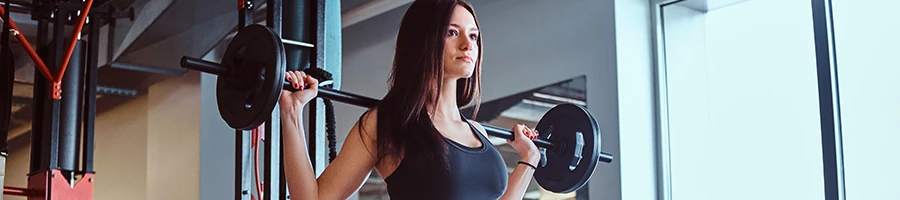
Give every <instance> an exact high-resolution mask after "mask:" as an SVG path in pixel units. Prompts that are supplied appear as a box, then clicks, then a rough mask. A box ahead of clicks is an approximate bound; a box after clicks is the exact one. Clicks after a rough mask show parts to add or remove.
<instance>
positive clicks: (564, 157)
mask: <svg viewBox="0 0 900 200" xmlns="http://www.w3.org/2000/svg"><path fill="white" fill-rule="evenodd" d="M535 129H537V130H538V132H539V133H541V137H545V136H546V135H548V134H549V135H550V136H549V137H550V138H549V139H547V140H549V141H551V142H552V143H553V144H554V146H553V147H551V148H548V149H547V150H546V154H545V156H546V160H547V162H546V165H541V166H538V168H537V170H536V171H535V173H534V178H535V180H537V182H538V184H539V185H541V187H543V188H544V189H546V190H548V191H551V192H555V193H569V192H573V191H575V190H578V189H579V188H581V187H582V186H584V184H585V183H587V181H588V180H589V179H590V178H591V176H592V175H593V173H594V168H595V167H596V166H597V162H599V155H600V144H601V142H600V129H599V126H598V125H597V121H595V120H594V117H593V116H591V113H589V112H588V111H587V109H585V108H584V107H581V106H577V105H574V104H561V105H558V106H556V107H553V108H552V109H550V111H547V113H546V114H544V116H543V117H542V118H541V121H539V122H538V125H537V127H536V128H535ZM579 133H580V134H579ZM578 141H581V144H582V145H581V147H580V148H579V145H577V144H578V143H579V142H578ZM579 149H580V150H579ZM579 151H580V152H579ZM579 156H580V159H579Z"/></svg>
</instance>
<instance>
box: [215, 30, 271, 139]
mask: <svg viewBox="0 0 900 200" xmlns="http://www.w3.org/2000/svg"><path fill="white" fill-rule="evenodd" d="M222 65H223V66H224V67H226V68H227V69H228V74H224V75H220V76H219V78H218V80H217V85H216V100H217V102H218V104H219V113H220V114H221V115H222V119H224V120H225V122H226V123H227V124H228V126H231V127H232V128H235V129H243V130H249V129H253V128H256V127H258V126H259V125H260V124H262V123H263V122H265V121H266V120H267V119H268V118H269V116H271V114H272V109H273V108H275V104H276V103H277V102H278V98H280V97H281V88H282V84H283V83H284V74H285V58H284V45H283V44H282V42H281V37H279V36H278V34H275V32H274V31H272V29H270V28H269V27H266V26H262V25H256V24H254V25H250V26H247V27H244V28H242V29H241V30H240V31H239V32H238V34H237V35H235V36H234V39H232V40H231V43H229V44H228V48H227V49H225V54H224V55H222Z"/></svg>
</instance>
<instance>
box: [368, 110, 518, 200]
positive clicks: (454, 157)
mask: <svg viewBox="0 0 900 200" xmlns="http://www.w3.org/2000/svg"><path fill="white" fill-rule="evenodd" d="M463 119H465V118H463ZM466 123H469V122H468V121H466ZM469 128H470V129H471V130H472V134H475V136H476V137H478V140H480V141H481V147H478V148H472V147H467V146H465V145H462V144H459V143H457V142H455V141H453V140H450V139H448V138H446V137H444V141H445V142H447V162H446V164H443V162H439V161H432V160H427V161H426V160H419V159H415V158H411V157H410V158H403V160H401V161H400V165H399V166H397V169H396V170H394V172H393V173H392V174H391V175H390V176H388V177H387V178H386V179H385V180H384V181H385V183H387V189H388V195H390V197H391V199H498V198H500V196H501V195H503V192H504V191H505V190H506V184H507V178H508V177H509V175H508V174H507V173H508V171H507V168H506V163H504V161H503V158H502V157H501V156H500V152H499V151H497V149H496V148H494V146H493V145H491V142H490V141H489V140H488V139H487V138H486V137H485V136H484V135H483V134H481V133H480V131H478V129H476V128H475V127H474V126H472V124H471V123H469Z"/></svg>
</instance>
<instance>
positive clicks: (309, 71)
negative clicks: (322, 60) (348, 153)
mask: <svg viewBox="0 0 900 200" xmlns="http://www.w3.org/2000/svg"><path fill="white" fill-rule="evenodd" d="M303 72H304V73H306V75H310V76H312V77H313V78H316V80H319V82H323V81H327V80H332V76H331V73H329V72H328V71H325V70H324V69H321V68H306V69H304V70H303ZM326 87H331V85H329V86H326ZM322 102H323V103H325V137H327V138H328V162H329V163H330V162H332V161H334V158H335V157H337V135H336V134H335V118H334V104H333V103H332V102H331V99H323V100H322Z"/></svg>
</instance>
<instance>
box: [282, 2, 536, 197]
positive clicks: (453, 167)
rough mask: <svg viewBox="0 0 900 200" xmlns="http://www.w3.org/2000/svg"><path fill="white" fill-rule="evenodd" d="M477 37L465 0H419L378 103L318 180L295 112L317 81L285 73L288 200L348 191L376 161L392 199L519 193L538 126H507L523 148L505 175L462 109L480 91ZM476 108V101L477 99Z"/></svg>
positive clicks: (406, 20)
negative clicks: (287, 85) (290, 87)
mask: <svg viewBox="0 0 900 200" xmlns="http://www.w3.org/2000/svg"><path fill="white" fill-rule="evenodd" d="M481 44H482V40H481V37H479V25H478V21H477V20H476V18H475V12H474V10H473V9H472V7H471V5H469V4H468V3H465V2H463V1H461V0H418V1H415V2H414V3H413V4H412V6H410V8H409V10H407V12H406V14H405V16H404V17H403V20H402V22H401V25H400V31H399V34H398V37H397V48H396V52H395V54H394V64H393V69H392V71H391V77H390V81H389V85H390V90H389V91H388V93H387V95H386V96H385V97H384V99H383V100H382V101H381V103H380V104H379V105H378V106H376V108H372V109H371V110H369V111H368V112H366V113H365V114H363V115H362V116H361V117H360V118H359V121H358V122H357V123H356V125H355V126H354V127H353V128H352V130H351V131H350V133H349V134H348V136H347V139H346V141H345V142H344V145H343V147H342V149H341V151H340V154H338V156H337V157H336V158H335V160H334V161H333V162H332V163H331V164H330V165H328V167H327V168H325V171H324V172H323V173H322V175H321V176H320V177H318V179H317V178H316V176H315V174H314V172H313V169H312V167H311V166H310V162H309V155H308V153H307V146H306V139H305V138H306V137H304V135H303V129H302V124H301V122H302V120H301V114H300V113H301V110H302V108H303V106H304V105H305V104H306V103H307V102H308V101H309V100H310V99H312V98H314V97H315V96H316V92H317V88H316V84H318V82H317V81H316V80H315V79H314V78H311V77H309V76H306V75H305V74H303V73H302V72H289V73H288V75H287V79H288V80H289V81H291V82H292V84H293V86H294V87H295V88H298V89H299V88H304V87H305V86H306V85H308V87H307V88H308V89H303V90H300V91H297V92H293V93H291V92H288V91H284V92H282V95H281V101H280V103H281V104H280V105H281V116H282V128H283V130H284V136H283V140H284V165H285V166H284V167H285V175H286V179H287V183H288V186H289V191H290V194H291V197H292V199H346V198H347V197H349V196H350V195H351V194H353V193H354V192H355V191H356V190H357V189H359V188H360V186H361V185H362V184H363V183H364V182H365V180H366V178H367V177H368V174H369V172H370V171H371V170H372V168H375V170H376V171H377V172H378V174H379V175H381V177H386V178H385V182H386V183H387V188H388V194H389V195H390V196H391V198H392V199H498V198H499V199H522V196H523V195H524V193H525V189H526V188H527V187H528V184H529V182H530V180H531V178H532V175H533V174H534V166H535V165H536V164H537V162H538V160H539V159H540V154H539V151H538V149H537V147H535V146H534V143H533V142H532V141H530V138H533V137H534V136H536V132H535V131H533V130H531V129H528V128H527V127H525V126H523V125H516V126H515V127H514V128H513V131H514V134H515V139H514V140H512V141H509V144H510V145H511V146H512V147H513V148H514V149H515V150H516V151H517V152H518V153H519V155H520V156H521V160H520V162H519V163H520V164H518V165H517V166H516V168H515V170H514V171H513V173H512V175H507V173H508V171H507V170H508V169H507V168H506V165H505V163H504V162H503V159H502V158H501V157H500V154H499V152H498V151H497V150H496V149H494V147H493V146H491V143H490V142H489V141H488V140H487V135H485V134H486V131H485V130H484V128H483V127H482V126H481V125H480V124H478V123H475V122H472V121H469V120H466V119H465V118H463V117H462V115H461V114H460V111H459V108H460V107H462V106H465V105H468V104H469V103H471V102H472V101H473V99H476V96H477V93H478V92H480V89H481V87H480V75H481V58H482V52H481V49H482V47H481ZM476 106H477V102H476Z"/></svg>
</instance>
